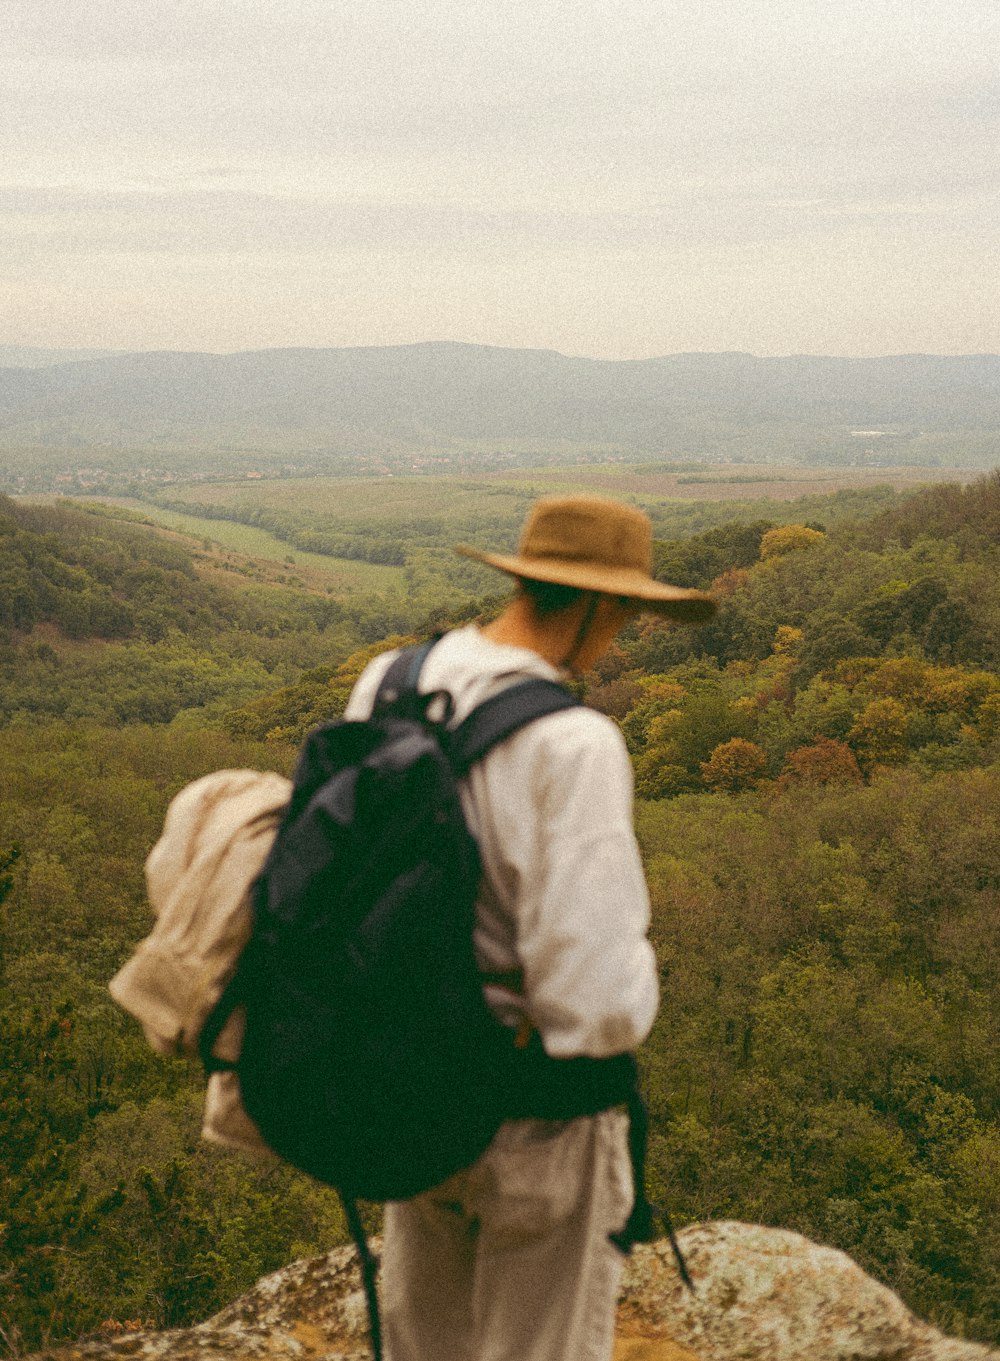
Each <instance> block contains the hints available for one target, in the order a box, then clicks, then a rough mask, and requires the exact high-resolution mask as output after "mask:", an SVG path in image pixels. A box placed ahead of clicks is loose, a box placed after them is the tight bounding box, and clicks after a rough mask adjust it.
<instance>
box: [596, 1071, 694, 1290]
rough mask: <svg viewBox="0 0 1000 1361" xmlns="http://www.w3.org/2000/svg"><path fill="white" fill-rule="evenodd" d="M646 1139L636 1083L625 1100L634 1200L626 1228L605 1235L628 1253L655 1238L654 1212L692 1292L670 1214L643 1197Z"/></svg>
mask: <svg viewBox="0 0 1000 1361" xmlns="http://www.w3.org/2000/svg"><path fill="white" fill-rule="evenodd" d="M648 1140H649V1111H648V1110H647V1108H646V1102H645V1100H644V1099H643V1095H642V1092H640V1090H639V1087H638V1084H636V1085H635V1086H634V1087H633V1088H632V1091H631V1093H630V1094H629V1099H628V1145H629V1153H630V1154H631V1158H632V1180H633V1182H634V1183H635V1200H634V1201H633V1203H632V1213H631V1214H630V1215H629V1217H628V1220H627V1222H626V1224H625V1227H624V1228H623V1229H622V1230H621V1231H620V1232H619V1233H612V1234H609V1235H608V1237H609V1238H610V1239H611V1241H612V1243H614V1245H615V1247H616V1248H618V1249H619V1250H620V1251H621V1252H624V1253H625V1255H626V1256H628V1254H629V1253H630V1252H631V1251H632V1249H633V1247H634V1246H635V1245H636V1243H651V1242H652V1241H653V1239H654V1238H655V1237H656V1234H655V1233H654V1231H653V1216H654V1214H655V1215H658V1216H659V1218H660V1220H661V1222H662V1224H663V1228H664V1232H665V1233H666V1235H667V1237H668V1238H669V1240H670V1246H671V1248H672V1250H673V1254H674V1260H675V1261H676V1263H677V1270H678V1271H679V1272H680V1277H681V1280H682V1281H683V1282H684V1284H685V1285H686V1286H687V1288H688V1289H689V1290H690V1291H691V1293H692V1294H694V1282H693V1281H692V1280H691V1276H690V1274H689V1273H688V1269H687V1262H685V1260H684V1254H683V1253H682V1252H681V1246H680V1244H679V1243H678V1241H677V1235H676V1234H675V1233H674V1226H673V1224H672V1223H671V1222H670V1216H669V1214H667V1212H666V1210H665V1209H664V1208H663V1206H662V1205H651V1204H650V1202H649V1200H648V1199H647V1197H646V1146H647V1143H648Z"/></svg>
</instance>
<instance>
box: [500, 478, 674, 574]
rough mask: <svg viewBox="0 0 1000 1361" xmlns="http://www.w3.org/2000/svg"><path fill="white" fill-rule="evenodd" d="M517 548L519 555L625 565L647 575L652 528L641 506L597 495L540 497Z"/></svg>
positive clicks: (616, 566)
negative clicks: (608, 499) (627, 504)
mask: <svg viewBox="0 0 1000 1361" xmlns="http://www.w3.org/2000/svg"><path fill="white" fill-rule="evenodd" d="M519 551H520V554H521V556H522V557H524V558H534V559H539V558H548V559H553V560H556V561H560V562H567V563H578V564H580V565H581V566H583V565H585V564H592V565H593V566H595V567H596V566H600V567H612V568H619V569H620V568H626V569H628V570H631V571H635V572H641V573H642V574H643V575H645V576H648V575H649V574H650V573H651V571H652V567H653V533H652V526H651V525H650V522H649V519H648V517H647V516H646V515H644V514H643V512H642V511H641V510H636V509H635V507H633V506H623V505H621V504H620V503H618V502H615V501H606V500H604V499H603V498H600V497H586V496H549V497H543V498H542V499H541V500H540V501H536V503H535V504H534V506H533V507H532V509H531V513H530V515H529V516H528V520H527V522H526V524H525V526H524V532H523V533H522V535H521V543H520V549H519Z"/></svg>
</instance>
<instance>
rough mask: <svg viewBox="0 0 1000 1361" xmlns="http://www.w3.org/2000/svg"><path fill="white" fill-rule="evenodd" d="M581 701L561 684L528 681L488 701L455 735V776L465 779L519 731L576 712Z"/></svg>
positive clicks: (453, 736)
mask: <svg viewBox="0 0 1000 1361" xmlns="http://www.w3.org/2000/svg"><path fill="white" fill-rule="evenodd" d="M579 703H580V701H579V700H578V699H577V698H576V697H575V696H574V695H571V694H570V692H569V691H568V690H567V689H566V687H565V686H563V685H560V684H558V682H557V681H548V680H541V679H538V680H526V681H520V682H518V684H516V685H511V686H509V687H508V688H507V689H506V690H501V691H500V693H499V694H498V695H493V696H492V697H491V698H490V699H487V700H484V701H483V703H482V704H480V705H478V706H477V707H476V708H475V709H473V711H472V713H471V714H469V715H468V716H467V717H466V718H464V719H463V720H462V722H461V723H459V724H458V726H457V727H456V728H455V729H454V730H453V731H452V734H451V743H450V751H451V758H452V763H453V765H454V767H455V772H456V774H458V775H464V774H466V773H467V772H468V770H469V769H470V768H471V767H472V766H474V765H475V764H476V762H477V761H481V760H482V758H483V757H484V756H485V755H486V753H487V752H488V751H490V750H492V748H493V747H495V746H497V744H498V743H500V742H502V741H503V740H504V739H505V738H507V737H510V736H511V735H512V734H513V733H515V732H517V731H518V729H519V728H523V727H525V726H526V725H527V724H528V723H534V722H535V720H536V719H539V718H544V717H545V716H546V714H555V713H558V712H559V711H560V710H562V709H573V708H576V707H577V706H578V705H579Z"/></svg>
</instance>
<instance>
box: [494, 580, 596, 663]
mask: <svg viewBox="0 0 1000 1361" xmlns="http://www.w3.org/2000/svg"><path fill="white" fill-rule="evenodd" d="M579 626H580V621H579V619H578V618H577V612H576V611H562V612H560V613H558V614H550V615H546V617H545V618H544V619H539V618H538V616H537V615H536V614H535V612H534V610H533V609H532V608H531V605H530V604H529V603H528V601H527V600H526V599H525V598H524V596H519V595H518V596H515V597H514V599H513V600H512V601H511V602H510V604H509V605H508V606H507V607H506V609H505V610H504V611H503V613H502V614H500V615H498V616H497V618H496V619H494V620H493V621H492V622H491V623H489V624H485V625H484V626H483V627H482V629H481V630H480V632H481V633H482V634H483V636H484V637H485V638H488V639H489V640H490V642H491V643H498V644H500V645H501V646H503V647H523V648H527V649H528V651H529V652H535V653H537V654H538V656H539V657H541V658H542V660H543V661H546V662H549V663H551V665H552V666H558V667H562V666H563V661H564V658H565V657H566V655H567V653H568V651H569V650H570V648H571V647H572V645H573V640H574V638H575V637H576V633H577V630H578V628H579Z"/></svg>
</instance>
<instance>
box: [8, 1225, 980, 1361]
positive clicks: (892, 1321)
mask: <svg viewBox="0 0 1000 1361" xmlns="http://www.w3.org/2000/svg"><path fill="white" fill-rule="evenodd" d="M678 1237H679V1239H680V1242H681V1245H682V1247H683V1250H684V1254H685V1256H686V1258H687V1260H688V1264H689V1267H690V1269H691V1275H692V1277H693V1279H694V1282H695V1286H696V1293H695V1294H693V1295H692V1294H691V1293H690V1292H688V1291H687V1290H686V1289H685V1288H684V1286H683V1284H682V1283H681V1281H680V1278H679V1277H678V1274H677V1269H676V1267H675V1265H674V1260H673V1255H672V1253H671V1251H670V1247H669V1245H668V1244H666V1243H655V1244H652V1245H650V1246H648V1247H640V1248H637V1249H636V1251H635V1253H634V1254H633V1256H632V1257H631V1259H630V1261H629V1265H628V1269H627V1271H626V1276H625V1282H624V1286H623V1290H622V1296H621V1300H620V1303H619V1310H618V1341H617V1344H616V1349H615V1361H987V1358H990V1357H992V1358H996V1361H1000V1351H995V1350H992V1349H990V1348H988V1347H983V1346H979V1345H977V1344H976V1343H971V1342H962V1341H959V1340H957V1339H954V1338H947V1337H945V1336H944V1335H943V1334H942V1333H940V1332H938V1331H937V1330H936V1329H934V1328H931V1327H930V1326H929V1325H928V1324H926V1323H921V1322H920V1320H919V1319H917V1318H915V1317H914V1316H913V1314H911V1313H910V1311H909V1310H908V1309H907V1308H906V1307H905V1306H904V1305H903V1303H902V1302H901V1301H900V1299H899V1298H898V1296H896V1295H894V1294H893V1293H892V1291H891V1290H887V1289H886V1287H885V1286H882V1285H879V1284H878V1283H877V1282H876V1281H873V1280H872V1279H871V1277H870V1276H867V1275H866V1274H865V1273H864V1272H863V1271H862V1270H861V1268H860V1267H858V1266H857V1265H856V1263H854V1262H853V1261H852V1260H851V1259H850V1258H849V1257H847V1256H845V1254H844V1253H842V1252H837V1251H835V1250H834V1249H833V1248H827V1247H820V1246H818V1245H817V1244H815V1243H812V1242H810V1241H809V1240H808V1239H807V1238H802V1237H801V1236H800V1235H799V1234H795V1233H789V1232H787V1231H785V1230H783V1229H768V1228H761V1227H760V1226H757V1225H752V1224H736V1223H725V1222H721V1223H713V1224H693V1225H691V1226H690V1227H688V1228H686V1229H683V1230H681V1232H680V1234H679V1235H678ZM370 1355H371V1353H370V1351H369V1349H368V1346H367V1319H366V1316H365V1306H364V1299H363V1296H362V1293H361V1289H360V1283H359V1279H358V1273H357V1271H356V1269H355V1263H354V1250H353V1248H335V1249H334V1250H333V1251H332V1252H330V1253H328V1254H327V1255H326V1256H324V1257H314V1258H310V1259H309V1260H307V1261H302V1262H295V1263H293V1264H292V1265H291V1266H289V1267H286V1268H284V1270H282V1271H278V1272H276V1273H275V1274H274V1275H272V1276H267V1277H265V1278H264V1280H262V1281H259V1282H258V1284H257V1285H256V1286H255V1287H254V1289H253V1290H251V1291H250V1292H249V1293H248V1294H247V1295H244V1296H243V1298H242V1299H240V1300H238V1301H237V1302H236V1303H235V1304H232V1305H230V1306H229V1308H228V1309H224V1310H223V1311H222V1312H221V1313H220V1314H216V1315H215V1317H214V1318H211V1319H209V1320H208V1321H207V1322H205V1323H202V1324H199V1325H198V1326H196V1327H193V1328H186V1329H183V1330H178V1331H175V1332H167V1333H135V1332H132V1333H125V1334H118V1335H115V1336H108V1337H107V1338H96V1339H93V1340H90V1341H85V1342H80V1343H77V1344H75V1345H73V1346H69V1347H61V1348H58V1349H52V1350H48V1351H45V1352H40V1353H38V1354H37V1357H36V1359H35V1361H124V1358H126V1357H127V1358H129V1361H205V1358H206V1357H212V1358H214V1361H253V1359H254V1358H260V1361H369V1358H370Z"/></svg>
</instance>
